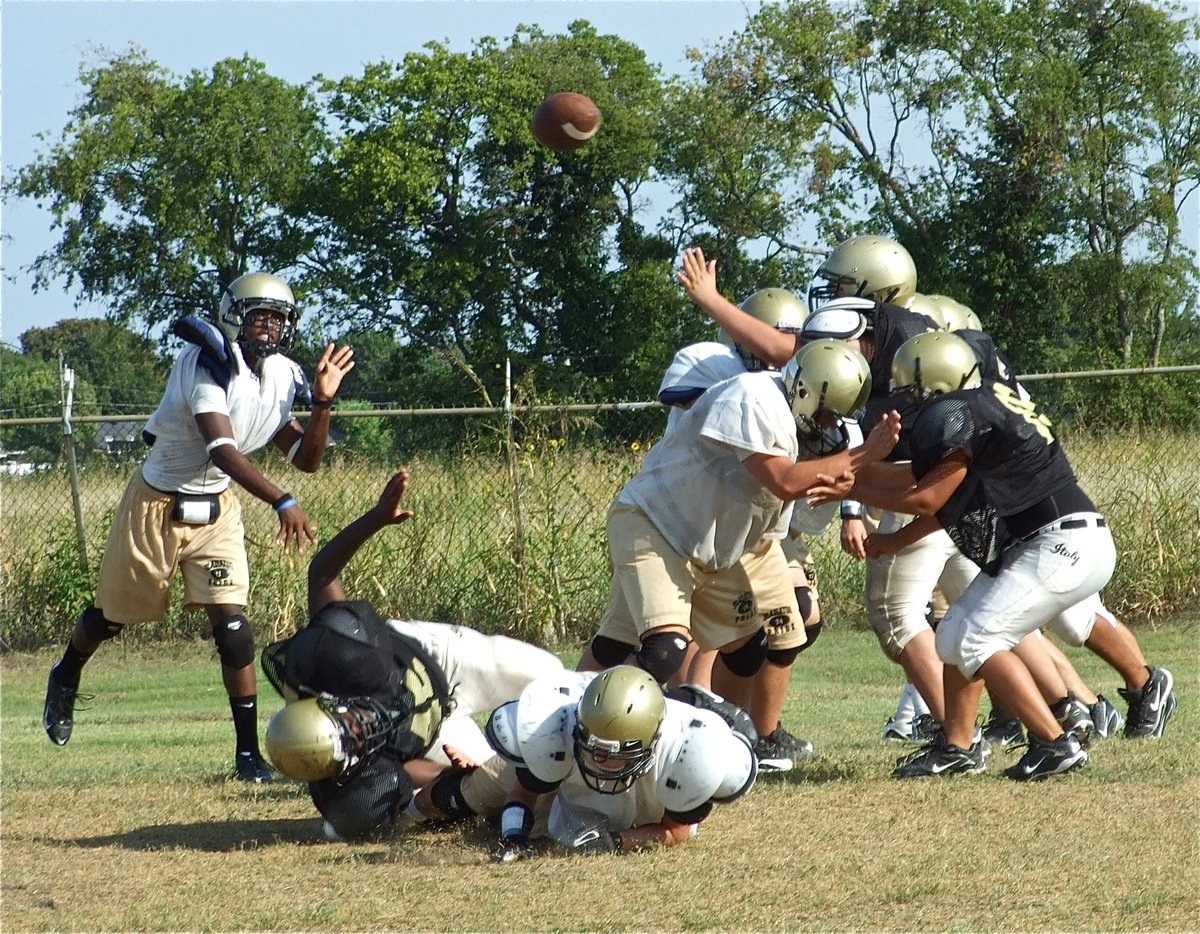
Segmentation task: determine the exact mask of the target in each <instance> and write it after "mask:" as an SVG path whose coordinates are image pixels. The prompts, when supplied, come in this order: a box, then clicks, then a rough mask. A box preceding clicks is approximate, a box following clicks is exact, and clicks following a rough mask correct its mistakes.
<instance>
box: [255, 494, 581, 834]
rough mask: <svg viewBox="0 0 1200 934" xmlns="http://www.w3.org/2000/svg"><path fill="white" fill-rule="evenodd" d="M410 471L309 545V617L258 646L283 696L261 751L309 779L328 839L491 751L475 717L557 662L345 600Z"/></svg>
mask: <svg viewBox="0 0 1200 934" xmlns="http://www.w3.org/2000/svg"><path fill="white" fill-rule="evenodd" d="M408 482H409V474H408V471H407V470H399V471H397V472H396V473H395V474H393V475H392V477H391V478H390V479H389V480H388V482H387V484H386V485H385V486H384V488H383V492H382V493H381V494H380V496H379V499H378V501H377V502H376V503H375V505H374V506H372V507H371V508H370V509H368V510H367V511H366V512H365V513H363V514H362V515H361V516H359V517H358V518H357V519H355V520H354V521H353V522H351V523H350V524H349V525H347V526H346V527H345V528H344V529H342V530H341V531H340V532H338V533H337V535H335V536H334V537H333V538H332V539H330V541H329V542H328V543H327V544H326V545H325V546H324V547H323V548H322V549H321V550H320V551H319V552H317V554H316V555H314V556H313V559H312V561H311V562H310V564H309V569H308V609H309V613H310V615H311V619H310V622H309V623H308V625H307V626H306V627H305V628H304V629H302V630H300V631H299V632H298V633H296V634H295V635H294V636H291V637H290V638H288V639H285V640H283V641H281V642H277V643H274V644H272V645H270V646H267V648H265V649H264V650H263V653H262V665H263V670H264V671H265V672H266V673H267V676H268V678H269V679H270V680H271V682H272V684H274V685H275V687H276V689H277V690H279V692H280V694H281V695H282V696H283V697H284V699H285V700H287V701H288V704H287V706H285V707H284V708H283V710H281V711H279V712H278V713H276V714H275V716H274V717H273V718H272V719H271V723H270V725H269V726H268V728H267V743H266V745H267V753H268V754H269V755H270V756H271V759H272V761H274V762H275V764H276V766H277V767H278V768H279V770H280V771H281V772H283V773H284V774H285V775H288V776H289V777H291V778H295V779H299V780H302V781H307V782H309V791H310V793H311V795H312V798H313V803H314V804H315V805H316V807H317V810H318V811H320V813H321V815H322V816H323V817H324V819H325V830H326V835H327V836H329V837H330V838H331V839H336V838H339V837H340V838H352V837H359V836H363V835H368V834H374V833H378V832H380V831H382V830H385V829H387V828H388V827H389V826H391V825H392V823H393V822H394V821H395V820H396V819H397V817H398V816H399V815H400V813H401V811H402V809H403V808H404V807H405V806H406V805H408V804H409V803H410V802H411V799H412V794H413V790H414V788H415V787H420V786H424V785H427V784H429V783H430V782H432V781H433V780H434V779H435V778H437V777H438V776H440V775H441V774H442V773H443V771H446V770H448V769H449V770H451V771H455V770H461V769H463V768H468V767H471V766H473V765H474V764H476V763H477V762H479V761H482V760H483V759H485V758H487V757H489V756H491V754H492V751H491V748H490V747H489V746H488V744H487V741H486V740H485V739H484V737H483V733H482V731H481V730H480V729H479V727H478V726H476V725H475V722H474V721H473V720H472V719H471V717H472V715H473V714H477V713H486V712H488V711H490V710H492V709H494V708H495V707H496V706H498V705H500V704H502V703H504V702H505V701H508V700H512V699H513V698H515V697H518V696H520V693H521V691H522V690H523V689H524V688H525V686H526V685H528V684H529V683H530V682H532V681H534V680H536V679H538V678H543V677H547V676H550V675H553V674H556V673H558V672H561V671H562V663H561V662H560V661H559V659H558V658H557V657H555V656H554V655H552V654H551V653H549V652H546V651H544V650H543V649H540V648H537V647H536V646H533V645H529V644H527V643H525V642H521V641H518V640H516V639H510V638H508V637H507V636H501V635H495V636H486V635H483V634H482V633H479V632H476V631H475V630H473V629H470V628H468V627H466V626H454V625H450V624H447V623H436V622H425V621H421V620H397V619H389V620H383V619H381V618H380V616H379V614H378V613H377V612H376V610H375V608H374V607H372V606H371V605H370V604H369V603H367V602H366V601H361V600H347V599H346V594H345V591H344V589H343V587H342V584H341V580H340V574H341V572H342V570H343V568H345V566H346V565H347V564H348V563H349V561H350V559H351V558H352V557H353V556H354V554H355V553H356V552H357V551H358V550H359V548H361V547H362V545H363V544H364V543H365V542H366V541H367V540H368V539H369V538H371V537H372V536H373V535H374V534H376V533H377V532H379V531H380V530H381V529H384V528H387V527H388V526H392V525H399V524H401V523H403V522H406V521H407V520H408V519H409V518H410V517H411V516H412V512H411V511H409V510H407V509H404V508H403V507H402V500H403V497H404V494H405V491H406V490H407V488H408Z"/></svg>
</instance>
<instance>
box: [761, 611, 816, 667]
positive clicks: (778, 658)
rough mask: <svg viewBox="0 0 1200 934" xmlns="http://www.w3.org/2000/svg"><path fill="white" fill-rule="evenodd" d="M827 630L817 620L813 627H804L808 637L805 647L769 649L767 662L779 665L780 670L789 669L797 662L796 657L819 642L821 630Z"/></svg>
mask: <svg viewBox="0 0 1200 934" xmlns="http://www.w3.org/2000/svg"><path fill="white" fill-rule="evenodd" d="M824 628H825V624H824V623H823V622H821V620H817V621H816V622H815V623H813V624H812V625H811V626H805V627H804V635H805V636H806V638H805V640H804V644H803V645H797V646H793V647H792V648H790V649H772V648H768V649H767V661H769V662H770V663H771V664H772V665H778V666H779V667H780V668H787V667H788V666H789V665H791V664H792V662H794V661H795V660H796V656H797V655H799V654H800V653H801V652H804V651H806V650H807V649H809V648H811V647H812V644H813V643H814V642H816V641H817V636H819V635H820V634H821V630H822V629H824Z"/></svg>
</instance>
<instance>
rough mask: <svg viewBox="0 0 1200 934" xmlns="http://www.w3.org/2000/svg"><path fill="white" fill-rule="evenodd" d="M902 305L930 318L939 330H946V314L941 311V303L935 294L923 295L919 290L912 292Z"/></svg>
mask: <svg viewBox="0 0 1200 934" xmlns="http://www.w3.org/2000/svg"><path fill="white" fill-rule="evenodd" d="M901 304H902V305H903V307H905V308H907V309H908V310H909V311H912V312H915V313H916V314H919V315H925V317H927V318H932V319H933V323H934V324H936V325H937V326H938V327H939V328H940V329H941V330H943V331H948V330H951V329H950V328H948V327H946V316H945V315H944V314H943V313H942V303H941V302H940V301H938V300H937V296H934V295H923V294H921V293H920V292H913V294H912V295H910V296H909V297H908V298H906V299H905V300H904V301H903V302H902V303H901Z"/></svg>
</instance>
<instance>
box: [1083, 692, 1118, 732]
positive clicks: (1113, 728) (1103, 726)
mask: <svg viewBox="0 0 1200 934" xmlns="http://www.w3.org/2000/svg"><path fill="white" fill-rule="evenodd" d="M1088 712H1089V713H1090V714H1091V715H1092V723H1094V724H1095V725H1096V739H1108V738H1109V737H1110V736H1116V735H1117V730H1119V729H1121V727H1123V726H1124V725H1125V718H1124V717H1122V716H1121V712H1120V711H1119V710H1117V708H1116V707H1114V706H1113V705H1112V701H1110V700H1109V699H1108V698H1107V697H1105V696H1104V695H1103V694H1097V695H1096V703H1094V704H1092V706H1091V709H1090V710H1089V711H1088Z"/></svg>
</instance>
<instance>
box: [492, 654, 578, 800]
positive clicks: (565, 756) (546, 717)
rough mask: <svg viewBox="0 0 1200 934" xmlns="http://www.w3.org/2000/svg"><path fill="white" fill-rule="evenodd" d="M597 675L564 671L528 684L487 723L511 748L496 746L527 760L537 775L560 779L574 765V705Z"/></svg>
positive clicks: (553, 779) (546, 778)
mask: <svg viewBox="0 0 1200 934" xmlns="http://www.w3.org/2000/svg"><path fill="white" fill-rule="evenodd" d="M593 677H594V675H593V674H591V673H586V674H585V673H580V672H563V673H562V675H556V676H554V677H552V678H541V679H539V680H537V681H534V682H532V683H531V684H528V685H526V687H525V690H524V691H522V692H521V696H520V698H518V699H517V700H516V701H515V702H512V703H508V704H505V705H504V706H503V707H500V708H498V709H497V710H496V712H495V713H493V714H492V718H491V720H490V721H489V723H488V735H489V740H490V738H491V736H492V735H493V734H495V735H496V737H497V741H498V742H501V743H502V745H503V746H504V747H505V748H507V749H508V750H510V751H509V752H507V753H506V752H505V749H504V748H497V752H500V753H501V755H507V756H508V757H509V758H514V756H513V755H512V753H513V752H515V753H516V756H515V758H514V761H521V762H524V764H525V767H526V768H527V769H528V770H529V771H530V772H532V773H533V775H534V776H536V777H537V778H539V779H541V780H542V781H545V782H561V781H562V780H563V779H565V778H566V777H567V776H568V775H570V774H571V769H572V768H574V766H575V759H574V756H573V755H572V744H573V743H574V739H573V736H572V733H573V731H574V729H575V705H576V704H577V703H578V701H579V697H580V695H581V693H582V690H583V686H584V685H586V684H587V682H588V681H590V680H591V679H592V678H593Z"/></svg>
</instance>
